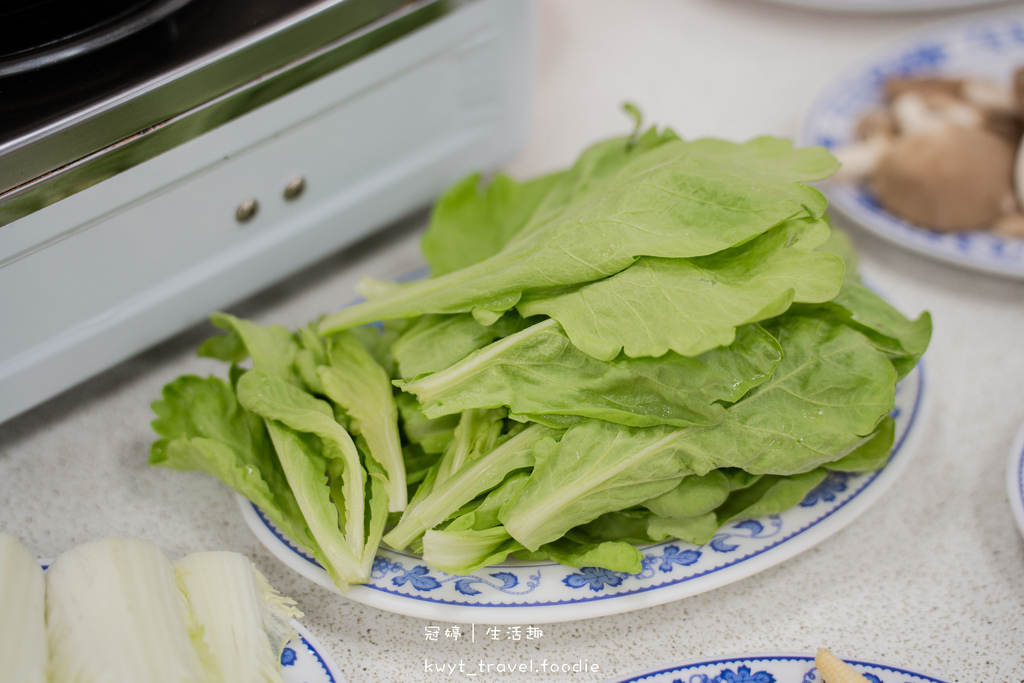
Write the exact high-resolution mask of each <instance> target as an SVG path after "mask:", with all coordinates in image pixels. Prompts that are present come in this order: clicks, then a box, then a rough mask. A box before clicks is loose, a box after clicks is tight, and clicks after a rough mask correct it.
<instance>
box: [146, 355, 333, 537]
mask: <svg viewBox="0 0 1024 683" xmlns="http://www.w3.org/2000/svg"><path fill="white" fill-rule="evenodd" d="M152 407H153V412H155V413H156V415H157V417H156V419H155V420H153V422H152V426H153V430H154V431H155V432H156V433H157V434H158V435H160V436H162V437H164V438H161V439H158V440H157V441H156V442H155V443H154V444H153V446H152V448H151V450H150V456H149V463H150V464H151V465H157V466H160V467H166V468H169V469H174V470H182V471H188V470H195V471H199V472H206V473H207V474H210V475H212V476H214V477H216V478H218V479H220V480H221V481H223V482H224V483H225V484H227V485H228V486H230V487H231V488H232V489H234V490H235V491H236V492H237V493H239V494H241V495H242V496H244V497H246V498H248V499H249V500H250V501H252V502H253V503H255V504H256V505H258V506H259V507H260V509H261V510H263V511H264V512H265V513H266V514H267V516H268V517H269V518H270V521H272V522H273V523H274V524H275V525H276V526H277V527H278V528H279V529H281V531H283V532H284V533H285V534H287V535H288V537H289V538H291V539H292V540H293V541H295V542H296V543H298V544H299V545H301V546H303V547H304V548H305V549H306V550H308V551H310V552H312V553H314V554H315V553H316V552H318V551H319V548H318V546H317V543H316V541H315V540H314V539H313V537H312V536H311V535H310V534H309V530H308V527H307V525H306V521H305V519H304V518H303V516H302V511H301V509H300V508H299V504H298V501H296V499H295V495H294V494H293V493H292V490H291V488H289V486H288V479H287V477H286V476H285V473H284V470H283V469H282V468H281V464H280V462H278V459H277V455H276V453H275V452H274V449H273V445H272V444H271V442H270V437H269V436H268V434H267V430H266V427H265V426H264V424H263V420H262V419H261V418H260V417H259V416H258V415H254V414H253V413H250V412H249V411H247V410H245V408H243V407H242V406H241V405H240V404H239V403H238V400H237V398H236V397H235V392H234V389H233V388H232V387H231V385H229V384H228V383H227V382H225V381H223V380H221V379H218V378H216V377H207V378H200V377H196V376H194V375H184V376H182V377H179V378H177V379H175V380H174V381H173V382H171V383H170V384H168V385H166V386H165V387H164V389H163V398H162V399H161V400H159V401H156V402H154V403H153V405H152Z"/></svg>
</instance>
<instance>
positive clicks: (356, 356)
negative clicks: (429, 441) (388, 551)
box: [317, 333, 408, 512]
mask: <svg viewBox="0 0 1024 683" xmlns="http://www.w3.org/2000/svg"><path fill="white" fill-rule="evenodd" d="M327 358H328V361H329V363H330V365H321V366H319V367H318V368H317V376H318V377H319V379H320V384H321V386H322V387H323V393H324V394H325V395H326V396H327V397H328V398H329V399H331V400H332V401H334V402H335V403H337V404H338V405H340V406H341V407H342V408H344V409H345V412H346V413H347V414H348V416H349V417H350V419H351V421H350V424H349V429H350V430H351V431H352V432H353V433H355V434H359V435H362V437H363V438H364V439H366V444H367V446H368V448H369V451H370V454H371V455H372V456H373V458H374V459H375V460H376V461H377V462H378V463H380V464H381V466H382V467H383V468H384V472H385V473H386V475H387V485H386V486H385V489H386V490H387V494H388V501H389V502H388V505H389V509H390V510H391V511H392V512H398V511H401V510H404V509H405V505H406V502H407V500H406V498H407V495H408V492H407V490H406V486H405V460H404V458H403V456H402V444H401V439H400V437H399V434H398V406H397V405H396V404H395V398H394V394H393V389H392V387H391V378H390V377H389V376H388V374H387V372H386V371H385V370H384V368H382V367H381V366H380V364H379V363H377V361H376V359H374V357H373V356H372V355H370V352H369V351H367V350H366V347H365V346H363V344H362V342H360V341H359V340H358V339H357V338H356V337H355V336H354V335H351V334H348V333H340V334H337V335H334V336H333V337H331V338H330V341H329V344H328V348H327Z"/></svg>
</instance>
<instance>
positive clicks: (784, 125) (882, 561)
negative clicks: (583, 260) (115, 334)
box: [0, 0, 1024, 683]
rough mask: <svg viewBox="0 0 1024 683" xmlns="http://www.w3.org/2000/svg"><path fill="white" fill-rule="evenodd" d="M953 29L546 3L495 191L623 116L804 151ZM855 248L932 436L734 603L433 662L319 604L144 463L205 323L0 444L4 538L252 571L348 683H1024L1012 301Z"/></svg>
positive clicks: (991, 281)
mask: <svg viewBox="0 0 1024 683" xmlns="http://www.w3.org/2000/svg"><path fill="white" fill-rule="evenodd" d="M957 14H958V12H952V11H945V12H938V13H931V14H913V15H895V16H894V15H857V14H838V13H829V12H816V11H812V10H805V9H796V8H790V7H785V6H781V5H775V4H770V3H768V2H760V1H755V0H629V1H628V2H626V1H624V0H620V1H619V2H613V1H612V0H541V1H540V7H539V19H540V27H539V30H540V36H539V37H540V60H539V63H540V72H539V74H538V80H537V88H536V100H535V103H534V107H533V111H534V118H533V122H532V126H533V127H532V133H531V135H530V137H529V140H528V144H527V145H526V147H525V148H524V149H523V150H522V152H521V153H520V154H519V155H518V156H517V157H516V158H515V159H513V160H511V161H510V163H509V164H508V165H507V167H506V170H507V171H509V172H510V173H512V174H513V175H516V176H527V175H532V174H535V173H539V172H542V171H547V170H552V169H555V168H558V167H560V166H563V165H566V164H568V163H570V162H571V161H572V160H573V159H574V157H575V156H576V155H577V154H578V153H579V152H580V151H581V150H582V149H583V148H584V147H585V146H586V145H588V144H590V143H591V142H594V141H596V140H597V139H599V138H602V137H606V136H610V135H616V134H622V133H624V132H627V131H628V128H629V125H630V123H629V121H628V120H627V118H626V117H625V116H624V115H623V114H622V113H621V111H620V104H621V103H622V102H623V101H624V100H630V101H633V102H636V103H637V104H639V105H640V106H641V107H642V108H643V110H644V112H645V114H646V116H647V120H648V121H650V122H657V123H659V124H667V125H670V126H672V127H673V128H675V129H676V131H678V132H679V133H680V134H681V135H683V136H684V137H687V138H693V137H699V136H705V135H714V136H718V137H724V138H728V139H734V140H742V139H746V138H749V137H752V136H755V135H761V134H774V135H780V136H788V137H794V136H796V134H797V132H798V128H799V122H800V118H801V113H802V111H803V110H804V108H805V107H806V106H807V104H808V103H809V102H810V100H811V98H812V97H813V95H814V93H815V92H816V91H817V90H818V88H819V87H821V86H822V85H823V84H824V83H825V82H826V80H827V79H828V78H829V77H830V76H831V75H832V74H833V73H835V72H836V71H837V70H838V69H840V68H842V67H843V66H844V65H846V64H847V63H849V62H850V61H852V60H854V59H856V58H857V57H859V56H860V55H861V54H863V53H864V52H866V51H868V50H870V49H871V48H872V47H873V46H876V45H880V44H882V43H884V42H886V41H887V40H889V39H891V38H892V37H894V36H897V35H898V34H900V33H901V32H904V31H906V30H909V29H912V28H914V27H917V26H920V25H923V24H925V23H928V22H932V21H936V20H940V19H944V18H947V17H950V16H956V15H957ZM422 226H423V218H422V216H419V217H413V218H411V219H409V220H408V221H405V222H404V223H403V224H401V225H398V226H394V227H392V228H390V229H389V230H387V231H385V232H383V233H381V234H380V235H379V236H377V237H375V238H373V239H371V240H369V241H367V242H365V243H363V244H360V245H358V246H357V247H355V248H351V249H348V250H346V251H344V252H343V253H340V254H337V255H333V256H331V257H329V258H327V259H326V260H325V261H323V262H322V263H320V264H319V265H318V266H316V267H314V268H312V269H310V270H308V271H307V272H306V273H304V274H302V275H300V276H296V277H294V278H292V279H290V280H288V281H286V282H284V283H281V284H278V285H276V286H274V287H272V288H270V289H268V290H266V291H265V292H263V293H262V294H260V295H258V296H256V297H254V298H252V299H250V300H248V301H245V302H242V303H240V304H238V305H237V306H235V307H234V308H232V309H231V310H232V312H233V313H235V314H238V315H242V316H246V317H250V318H252V319H254V320H256V321H257V322H260V323H271V322H276V323H282V324H285V325H290V326H297V325H301V324H304V323H305V322H307V321H308V320H309V319H311V318H313V317H315V316H317V315H319V314H321V313H323V312H325V311H328V310H330V309H333V308H335V307H337V306H339V305H341V304H343V303H345V302H346V300H348V299H349V298H350V297H351V293H352V287H353V284H354V283H355V281H356V280H357V279H358V278H359V277H361V276H363V275H373V276H375V277H389V276H393V275H397V274H399V273H402V272H404V271H407V270H409V269H411V268H413V267H414V266H416V265H418V264H419V263H420V261H419V257H418V252H417V240H418V237H419V234H420V231H421V229H422ZM853 237H854V240H855V242H856V243H857V246H858V247H859V249H860V253H861V258H862V262H863V269H864V270H865V271H866V272H867V273H868V275H869V276H870V278H871V280H872V281H873V282H875V283H877V284H878V285H879V286H880V287H881V288H882V289H883V290H884V291H886V292H888V293H889V294H890V295H891V297H892V298H894V299H895V300H897V301H899V302H900V303H901V305H902V306H903V307H904V308H905V309H906V310H907V311H909V312H914V313H916V312H917V311H920V310H923V309H927V310H929V311H931V313H932V315H933V316H934V321H935V334H934V338H933V341H932V345H931V348H930V350H929V351H928V355H927V369H928V372H929V375H930V376H929V379H930V382H931V385H932V389H933V390H934V392H935V393H934V401H933V406H932V411H931V414H930V416H928V425H927V430H926V434H925V437H924V439H923V441H922V442H921V444H920V447H919V449H918V452H917V454H916V455H915V457H914V459H913V461H912V462H911V463H910V465H909V467H908V468H907V470H906V471H905V472H904V474H903V475H902V476H901V478H900V479H899V480H898V481H897V482H896V483H895V484H894V486H893V487H892V488H891V489H890V491H889V492H888V493H887V495H885V496H884V497H883V498H882V499H881V500H880V501H879V502H877V503H876V504H875V505H874V506H873V507H872V508H871V509H870V510H869V511H868V512H867V513H866V514H864V515H863V516H862V517H860V518H859V519H858V520H856V521H855V522H854V523H853V524H851V525H850V526H849V527H847V528H846V529H844V530H843V531H841V532H839V533H838V534H836V535H835V536H833V537H831V538H830V539H828V540H827V541H825V542H823V543H821V544H820V545H818V546H816V547H815V548H813V549H811V550H810V551H808V552H806V553H804V554H802V555H800V556H798V557H796V558H794V559H791V560H789V561H787V562H785V563H783V564H782V565H780V566H777V567H775V568H773V569H770V570H768V571H765V572H762V573H761V574H758V575H756V576H754V577H751V578H748V579H745V580H743V581H740V582H738V583H735V584H732V585H730V586H727V587H725V588H721V589H718V590H715V591H712V592H709V593H705V594H703V595H699V596H696V597H692V598H688V599H685V600H681V601H678V602H675V603H671V604H667V605H662V606H659V607H653V608H649V609H645V610H641V611H636V612H631V613H626V614H622V615H618V616H609V617H603V618H599V619H592V620H587V621H575V622H566V623H559V624H550V625H546V626H543V627H541V628H542V631H543V635H542V636H541V637H540V638H538V639H535V640H531V641H525V640H522V641H518V642H517V641H512V640H505V641H498V642H481V641H480V639H478V641H477V642H476V643H469V642H466V641H465V640H463V641H451V640H448V641H446V640H445V639H444V637H443V636H442V638H441V639H440V641H439V642H428V641H427V640H426V639H425V627H426V626H428V625H431V622H428V621H424V620H419V619H414V618H409V617H403V616H398V615H394V614H389V613H385V612H381V611H378V610H376V609H374V608H370V607H364V606H362V605H359V604H355V603H352V602H349V601H348V600H346V599H344V598H342V597H339V596H336V595H334V594H332V593H329V592H327V591H326V590H323V589H320V588H318V587H316V586H314V585H313V584H312V583H310V582H308V581H306V580H304V579H302V578H300V577H298V576H297V575H295V574H293V573H291V572H289V571H288V570H287V569H286V568H285V567H284V566H283V565H282V564H281V563H280V562H278V561H277V560H276V559H275V558H274V557H273V556H271V555H270V554H269V553H268V552H267V551H265V550H264V549H263V548H262V546H260V545H259V544H258V543H257V541H256V540H255V538H254V537H253V536H252V535H251V534H250V532H249V531H248V529H247V527H246V526H245V525H244V523H243V521H242V518H241V515H240V514H239V511H238V508H237V507H236V505H235V502H234V498H233V495H232V494H231V493H230V492H229V491H228V489H227V488H226V487H225V486H223V485H222V484H221V483H220V482H218V481H216V480H214V479H212V478H210V477H207V476H204V475H202V474H198V473H181V472H173V471H169V470H164V469H159V468H153V467H150V466H148V465H147V464H146V459H147V456H148V452H149V446H150V443H151V441H152V435H151V432H150V430H149V421H150V419H151V417H152V416H151V413H150V409H149V404H150V402H151V401H153V400H155V399H156V398H157V397H158V396H159V394H160V389H161V387H162V386H163V385H164V384H165V383H167V382H169V381H170V380H172V379H173V378H175V377H177V376H178V375H180V374H183V373H198V374H209V373H218V374H220V373H222V368H221V367H220V364H218V363H215V362H212V361H208V360H204V359H199V358H197V357H195V356H194V350H195V348H196V346H197V345H198V344H199V343H200V342H201V341H202V340H203V339H204V338H205V337H206V336H207V335H208V334H209V333H210V329H209V328H207V327H206V326H200V327H197V328H194V329H191V330H189V331H187V332H184V333H183V334H181V335H179V336H178V337H176V338H174V339H172V340H170V341H167V342H165V343H163V344H161V345H160V346H158V347H156V348H153V349H151V350H149V351H147V352H145V353H143V354H141V355H140V356H138V357H136V358H133V359H131V360H128V361H126V362H124V363H123V364H121V365H119V366H117V367H115V368H113V369H112V370H109V371H107V372H105V373H103V374H102V375H100V376H98V377H95V378H94V379H92V380H90V381H88V382H86V383H84V384H82V385H80V386H78V387H76V388H74V389H72V390H70V391H68V392H66V393H65V394H63V395H61V396H59V397H57V398H55V399H53V400H51V401H49V402H48V403H46V404H44V405H42V406H40V407H37V408H35V409H33V410H31V411H30V412H28V413H25V414H23V415H21V416H19V417H16V418H14V419H12V420H10V421H8V422H7V423H4V424H2V425H0V531H5V532H8V533H12V534H14V535H16V536H18V537H20V538H21V539H22V540H23V541H24V542H25V543H26V545H27V546H28V547H29V549H30V550H31V551H32V552H34V553H35V554H36V555H38V556H40V557H53V556H55V555H57V554H59V553H60V552H62V551H63V550H65V549H67V548H69V547H71V546H73V545H75V544H78V543H82V542H84V541H88V540H91V539H94V538H98V537H102V536H107V535H128V536H138V537H142V538H146V539H149V540H152V541H154V542H156V543H159V544H160V545H162V546H163V547H164V548H165V549H166V550H167V552H168V554H169V555H170V556H171V557H172V558H173V557H179V556H181V555H184V554H186V553H189V552H192V551H196V550H206V549H231V550H237V551H240V552H243V553H245V554H247V555H249V556H250V557H251V558H252V559H253V560H254V561H255V562H256V563H257V565H258V566H259V567H260V568H261V569H262V570H263V571H264V572H265V573H266V574H267V575H268V578H269V579H270V580H271V582H272V583H273V584H274V585H275V586H277V587H279V588H280V589H281V590H282V591H283V592H284V593H285V594H288V595H291V596H293V597H294V598H295V599H296V600H297V601H298V602H299V604H300V606H301V607H302V609H303V610H304V611H305V613H306V617H305V619H304V620H303V621H304V623H305V625H306V626H307V627H308V628H309V629H310V631H311V632H312V633H313V634H314V635H315V636H316V637H317V638H319V639H320V640H321V641H322V642H323V643H324V645H325V646H326V648H327V649H328V650H329V652H330V653H331V654H332V655H333V657H334V658H335V660H336V661H337V664H338V665H339V667H340V669H341V670H342V672H343V674H344V675H345V677H346V678H347V679H348V680H349V681H352V682H358V681H420V680H423V681H428V680H437V679H440V678H449V679H451V678H459V677H460V676H459V675H458V674H457V673H456V674H455V675H454V676H445V675H443V674H437V673H425V672H424V660H427V659H429V660H431V661H433V662H438V663H456V664H457V663H458V661H459V660H460V659H463V660H466V661H467V662H472V663H475V662H476V661H478V660H480V659H483V660H484V661H485V662H487V663H497V662H499V661H504V662H512V663H521V662H528V661H529V660H530V659H533V660H535V661H538V662H539V661H540V660H541V659H544V658H547V659H548V660H549V661H551V662H566V663H573V662H577V661H579V660H585V661H586V662H587V663H588V665H597V666H598V668H599V672H598V673H596V674H594V673H589V674H574V673H570V674H564V675H547V676H544V677H543V678H544V679H545V680H550V681H596V680H603V679H605V678H607V677H610V676H614V675H624V674H626V673H629V672H631V671H635V670H639V669H645V668H648V667H651V666H655V665H659V664H668V663H671V662H676V661H681V660H687V659H692V658H696V657H702V656H711V655H725V654H735V653H742V652H776V651H813V650H814V649H816V648H817V647H819V646H828V647H830V648H831V649H832V650H833V651H834V652H836V653H837V654H839V655H841V656H846V657H849V658H856V659H867V660H875V661H883V662H887V663H891V664H897V665H902V666H905V667H906V668H909V669H912V670H917V671H921V672H924V673H929V674H932V675H934V676H937V677H939V678H943V679H946V680H948V681H962V682H968V681H970V682H978V681H989V682H993V683H994V682H997V681H1019V680H1021V679H1022V678H1024V540H1022V539H1021V536H1020V535H1019V533H1018V531H1017V529H1016V528H1015V526H1014V522H1013V519H1012V517H1011V513H1010V508H1009V506H1008V503H1007V498H1006V494H1005V493H1004V469H1005V463H1006V460H1007V457H1008V454H1009V450H1010V447H1011V442H1012V440H1013V437H1014V433H1015V432H1016V430H1017V428H1018V426H1019V425H1020V424H1021V422H1022V420H1024V400H1022V399H1021V387H1022V386H1024V282H1020V281H1014V280H1008V279H1000V278H997V277H992V276H987V275H984V274H979V273H973V272H969V271H965V270H959V269H956V268H954V267H951V266H946V265H942V264H939V263H937V262H933V261H930V260H927V259H925V258H923V257H920V256H917V255H914V254H911V253H908V252H904V251H902V250H900V249H898V248H895V247H892V246H890V245H889V244H887V243H883V242H882V241H880V240H878V239H876V238H873V237H871V236H868V235H866V234H864V233H861V232H854V233H853ZM433 623H434V624H435V625H441V626H442V627H443V626H444V624H443V623H442V622H440V621H438V622H433ZM466 626H468V625H466ZM477 628H478V633H479V628H480V625H478V626H477ZM442 631H443V628H442ZM0 678H2V675H0ZM475 678H476V680H492V681H496V680H504V679H508V680H516V677H515V676H509V675H507V674H497V673H494V674H481V675H478V676H476V677H475ZM780 683H782V682H780Z"/></svg>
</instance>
